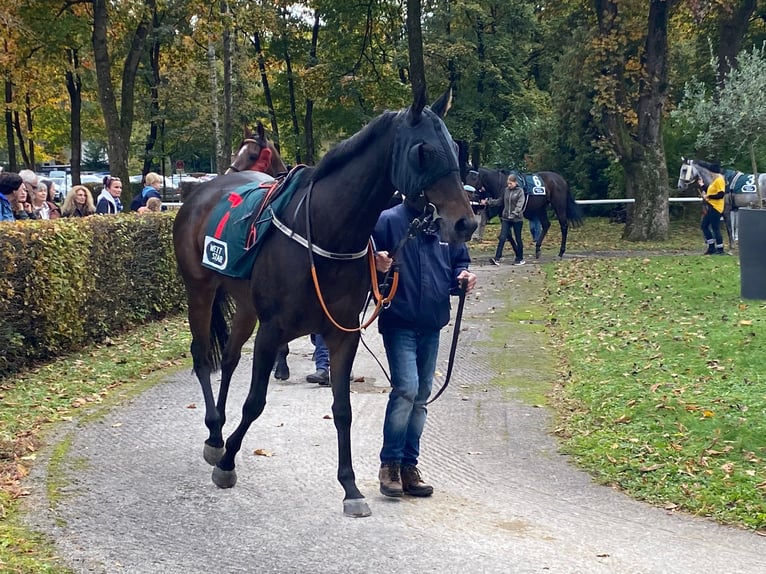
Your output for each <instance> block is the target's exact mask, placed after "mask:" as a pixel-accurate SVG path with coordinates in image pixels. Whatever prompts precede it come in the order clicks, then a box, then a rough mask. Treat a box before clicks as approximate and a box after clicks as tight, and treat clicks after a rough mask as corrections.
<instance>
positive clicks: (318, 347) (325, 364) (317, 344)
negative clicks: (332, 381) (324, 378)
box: [311, 334, 330, 371]
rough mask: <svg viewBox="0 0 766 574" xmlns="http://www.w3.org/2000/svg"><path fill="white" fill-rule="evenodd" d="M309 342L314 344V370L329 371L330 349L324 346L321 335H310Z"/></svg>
mask: <svg viewBox="0 0 766 574" xmlns="http://www.w3.org/2000/svg"><path fill="white" fill-rule="evenodd" d="M311 342H312V343H314V365H315V366H316V370H317V371H319V370H324V371H329V370H330V349H328V348H327V345H325V342H324V339H323V338H322V335H319V334H313V335H311Z"/></svg>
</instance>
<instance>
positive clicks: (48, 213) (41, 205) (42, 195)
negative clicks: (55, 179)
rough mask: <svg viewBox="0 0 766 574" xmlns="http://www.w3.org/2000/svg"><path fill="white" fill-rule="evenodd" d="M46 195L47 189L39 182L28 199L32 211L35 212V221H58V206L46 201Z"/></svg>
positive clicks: (59, 213)
mask: <svg viewBox="0 0 766 574" xmlns="http://www.w3.org/2000/svg"><path fill="white" fill-rule="evenodd" d="M48 195H49V194H48V187H47V186H46V185H45V184H44V183H43V182H42V181H41V182H40V183H38V184H37V189H35V191H34V193H32V195H31V197H30V203H31V204H32V209H34V211H35V216H36V217H35V219H58V218H59V217H61V210H60V209H59V206H58V205H56V204H55V203H53V202H52V201H48Z"/></svg>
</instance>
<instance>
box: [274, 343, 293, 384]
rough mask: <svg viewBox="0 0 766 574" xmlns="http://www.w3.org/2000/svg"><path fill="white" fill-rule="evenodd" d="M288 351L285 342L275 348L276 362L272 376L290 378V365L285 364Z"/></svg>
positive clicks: (282, 379) (280, 378)
mask: <svg viewBox="0 0 766 574" xmlns="http://www.w3.org/2000/svg"><path fill="white" fill-rule="evenodd" d="M289 353H290V347H288V346H287V344H284V345H282V346H281V347H279V349H278V350H277V364H276V366H275V367H274V378H275V379H279V380H281V381H286V380H287V379H289V378H290V367H288V366H287V355H288V354H289Z"/></svg>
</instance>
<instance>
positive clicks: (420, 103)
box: [409, 92, 426, 126]
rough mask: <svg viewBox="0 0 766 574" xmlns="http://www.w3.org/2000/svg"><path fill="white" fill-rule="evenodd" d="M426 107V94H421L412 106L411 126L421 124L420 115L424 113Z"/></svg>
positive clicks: (410, 113)
mask: <svg viewBox="0 0 766 574" xmlns="http://www.w3.org/2000/svg"><path fill="white" fill-rule="evenodd" d="M425 107H426V94H425V92H421V93H419V94H417V95H416V96H415V101H414V102H413V103H412V105H411V106H410V111H409V120H410V125H413V126H414V125H416V124H418V123H419V122H420V115H421V113H422V112H423V108H425Z"/></svg>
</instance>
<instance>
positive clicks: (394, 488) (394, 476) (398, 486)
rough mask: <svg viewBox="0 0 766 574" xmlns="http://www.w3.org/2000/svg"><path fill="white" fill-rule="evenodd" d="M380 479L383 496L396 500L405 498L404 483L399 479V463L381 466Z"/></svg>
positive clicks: (387, 463) (388, 463)
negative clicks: (400, 497)
mask: <svg viewBox="0 0 766 574" xmlns="http://www.w3.org/2000/svg"><path fill="white" fill-rule="evenodd" d="M378 479H380V493H381V494H383V495H385V496H391V497H394V498H397V497H399V496H404V491H403V490H402V481H401V479H400V478H399V463H398V462H386V463H383V464H381V465H380V470H379V471H378Z"/></svg>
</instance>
